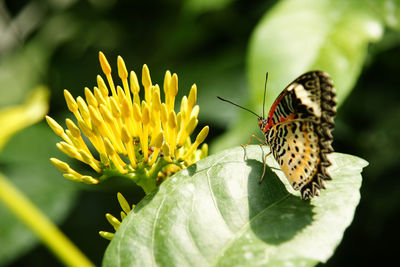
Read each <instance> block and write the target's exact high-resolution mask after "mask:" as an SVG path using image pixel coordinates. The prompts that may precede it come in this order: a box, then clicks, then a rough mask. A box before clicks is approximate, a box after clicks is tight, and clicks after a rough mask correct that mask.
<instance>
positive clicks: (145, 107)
mask: <svg viewBox="0 0 400 267" xmlns="http://www.w3.org/2000/svg"><path fill="white" fill-rule="evenodd" d="M99 60H100V65H101V68H102V70H103V72H104V74H105V76H106V79H107V82H108V86H107V85H106V82H105V81H104V79H103V78H102V77H101V76H100V75H98V76H97V86H95V87H94V89H93V91H91V90H90V89H89V88H85V99H86V101H85V99H84V98H82V97H80V96H79V97H77V98H76V99H75V98H74V97H73V96H72V95H71V94H70V92H69V91H67V90H64V96H65V100H66V102H67V105H68V109H69V110H70V111H71V112H72V113H73V114H74V115H75V118H76V120H77V123H74V122H73V121H72V120H70V119H66V125H67V128H68V129H66V130H64V129H63V128H62V127H61V126H60V125H59V124H58V123H57V122H56V121H55V120H54V119H52V118H51V117H48V116H47V117H46V120H47V122H48V124H49V126H50V127H51V128H52V129H53V131H54V132H55V133H56V134H57V135H59V136H60V137H61V138H62V139H64V141H63V142H59V143H57V147H58V148H59V149H60V150H61V151H62V152H64V153H65V154H66V155H68V156H69V157H72V158H75V159H77V160H80V161H82V162H84V163H86V164H88V165H89V166H91V167H92V168H93V170H95V171H96V172H97V173H99V174H101V175H102V176H101V177H100V178H94V177H92V176H88V175H82V174H80V173H78V172H77V171H75V170H73V169H72V168H71V167H70V166H69V165H68V164H67V163H65V162H62V161H60V160H58V159H55V158H51V159H50V160H51V162H52V163H53V164H54V165H55V166H56V167H57V168H58V169H59V170H61V171H62V172H63V173H64V177H66V178H68V179H71V180H74V181H80V182H85V183H89V184H96V183H99V181H101V180H102V179H105V178H107V177H110V176H115V175H119V176H126V177H128V178H130V179H132V180H133V181H135V182H136V183H137V184H138V185H140V186H142V188H143V189H144V190H145V192H146V193H148V192H150V191H152V190H153V189H154V188H155V187H156V185H157V184H158V183H159V182H161V181H162V180H163V179H166V178H168V177H169V176H170V175H171V174H173V173H175V172H177V171H179V170H180V169H181V168H184V167H187V166H189V165H191V164H193V163H194V162H196V161H198V160H199V159H201V158H204V157H206V156H207V153H208V148H207V145H206V144H203V146H202V148H201V149H198V146H199V145H200V144H201V143H202V142H203V141H204V139H205V138H206V137H207V135H208V131H209V127H208V126H205V127H204V128H203V129H202V130H201V131H200V133H199V134H198V135H197V137H196V139H195V141H194V143H192V141H191V139H190V135H191V134H192V132H193V131H194V129H195V128H196V126H197V124H198V120H197V117H198V114H199V106H198V105H196V98H197V87H196V85H193V86H192V88H191V90H190V93H189V96H188V97H186V96H184V97H183V98H182V101H181V105H180V110H179V112H178V113H176V112H175V110H174V108H175V97H176V95H177V93H178V76H177V75H176V74H175V73H174V74H171V73H170V72H169V71H167V72H166V73H165V77H164V84H163V91H164V95H165V101H164V102H162V100H161V90H160V87H159V85H157V84H155V85H153V84H152V81H151V77H150V72H149V69H148V67H147V66H146V65H144V66H143V69H142V85H143V87H144V97H143V96H142V99H141V97H140V96H139V94H140V86H139V82H138V78H137V76H136V73H135V72H134V71H131V72H130V73H129V74H128V71H127V69H126V66H125V63H124V61H123V59H122V58H121V57H118V61H117V63H118V64H117V66H118V76H119V78H120V79H121V81H122V87H121V86H115V84H114V81H113V78H112V75H111V67H110V64H109V63H108V61H107V59H106V57H105V56H104V54H103V53H102V52H100V53H99ZM110 91H111V94H110ZM82 134H83V135H85V136H86V138H87V140H89V141H90V143H91V144H92V146H93V147H94V148H95V150H96V151H97V152H98V155H99V159H96V157H95V156H94V155H93V153H92V152H91V151H90V149H89V147H88V145H87V144H86V143H85V140H84V138H82Z"/></svg>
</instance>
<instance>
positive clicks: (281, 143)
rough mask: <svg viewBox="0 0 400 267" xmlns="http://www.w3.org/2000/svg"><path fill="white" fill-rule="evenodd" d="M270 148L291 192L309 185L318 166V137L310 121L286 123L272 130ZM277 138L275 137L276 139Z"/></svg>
mask: <svg viewBox="0 0 400 267" xmlns="http://www.w3.org/2000/svg"><path fill="white" fill-rule="evenodd" d="M271 130H272V136H271V137H272V140H271V141H272V142H271V148H272V151H273V152H274V157H275V159H276V160H277V162H278V163H279V165H280V167H281V169H282V171H283V172H284V173H285V176H286V178H287V179H288V180H289V182H290V184H291V185H292V187H293V188H294V189H295V190H300V189H302V188H303V187H304V186H305V185H306V184H309V183H311V182H312V180H313V179H314V178H315V176H316V175H317V173H318V167H319V164H320V157H319V154H320V147H319V138H318V135H317V133H316V131H315V129H314V123H313V122H311V121H305V120H302V121H289V122H284V123H281V124H277V125H276V126H274V127H273V128H272V129H271ZM277 137H278V138H277Z"/></svg>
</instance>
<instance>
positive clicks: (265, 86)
mask: <svg viewBox="0 0 400 267" xmlns="http://www.w3.org/2000/svg"><path fill="white" fill-rule="evenodd" d="M267 81H268V72H267V73H266V74H265V85H264V100H263V116H262V117H263V118H265V94H266V92H267Z"/></svg>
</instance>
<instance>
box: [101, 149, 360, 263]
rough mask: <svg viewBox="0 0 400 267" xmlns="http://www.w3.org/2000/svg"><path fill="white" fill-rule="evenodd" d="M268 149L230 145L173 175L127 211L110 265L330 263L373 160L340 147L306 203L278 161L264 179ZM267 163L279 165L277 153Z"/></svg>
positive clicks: (109, 256) (108, 259)
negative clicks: (363, 174) (323, 185)
mask: <svg viewBox="0 0 400 267" xmlns="http://www.w3.org/2000/svg"><path fill="white" fill-rule="evenodd" d="M265 153H266V152H265V151H263V150H262V148H261V147H260V146H248V147H246V148H241V147H237V148H234V149H230V150H225V151H222V152H220V153H218V154H216V155H213V156H210V157H208V158H206V159H204V160H201V161H199V162H198V163H197V164H196V165H193V166H191V167H189V168H188V169H185V170H183V171H181V172H179V173H177V174H176V175H174V176H173V177H171V178H170V179H168V180H167V181H166V182H164V183H163V184H162V185H161V186H160V187H159V190H158V191H157V192H154V193H152V194H149V195H148V196H147V197H146V198H145V199H143V200H142V201H141V202H140V203H139V204H138V205H137V206H136V207H135V209H134V210H133V212H131V213H129V214H128V216H127V218H126V219H125V220H124V221H123V222H122V225H121V226H120V228H119V229H118V231H117V233H116V235H115V237H114V238H113V240H112V241H111V243H110V245H109V247H108V248H107V251H106V253H105V257H104V260H103V265H104V266H116V265H118V266H156V265H158V266H190V265H193V266H229V265H234V266H257V265H258V266H261V265H263V266H265V265H267V264H270V265H271V266H282V265H283V264H285V265H293V266H300V265H301V266H311V265H314V264H316V263H317V262H325V261H326V260H327V259H328V258H329V257H330V256H331V255H332V254H333V252H334V249H335V248H336V246H337V245H338V244H339V243H340V241H341V239H342V236H343V233H344V230H345V229H346V227H347V226H348V225H349V224H350V223H351V221H352V219H353V216H354V211H355V208H356V206H357V204H358V202H359V200H360V194H359V188H360V185H361V175H360V173H361V170H362V168H363V167H364V166H366V165H367V162H366V161H364V160H362V159H360V158H357V157H354V156H350V155H344V154H339V153H334V154H333V155H332V157H331V160H332V163H333V166H332V167H331V168H330V173H331V175H332V177H333V180H332V181H330V182H328V183H327V189H326V190H323V191H322V192H321V196H320V197H318V198H314V199H312V200H311V201H303V200H301V199H300V197H299V196H298V194H297V195H296V196H295V195H293V194H291V193H289V192H288V190H289V191H293V190H292V189H291V188H290V186H289V185H288V183H287V181H286V179H285V178H284V175H283V173H282V172H281V171H280V170H279V169H277V168H275V167H273V168H267V172H266V175H265V177H264V181H263V182H262V183H261V184H259V183H258V179H259V178H260V176H261V174H262V171H263V157H264V155H265ZM267 162H268V165H269V166H276V165H275V164H277V163H276V162H275V161H274V160H273V159H272V158H271V157H269V158H268V160H267ZM275 173H276V174H277V175H278V176H276V175H275ZM278 177H279V178H278ZM281 180H282V181H283V182H284V183H282V181H281Z"/></svg>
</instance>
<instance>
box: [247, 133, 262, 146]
mask: <svg viewBox="0 0 400 267" xmlns="http://www.w3.org/2000/svg"><path fill="white" fill-rule="evenodd" d="M253 138H255V139H257V140H258V141H259V142H260V143H261V144H260V145H265V141H264V140H262V139H261V138H259V137H257V136H255V135H254V134H252V135H251V136H250V139H249V142H248V143H247V144H246V145H241V146H242V147H246V146H248V145H250V142H251V140H253Z"/></svg>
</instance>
